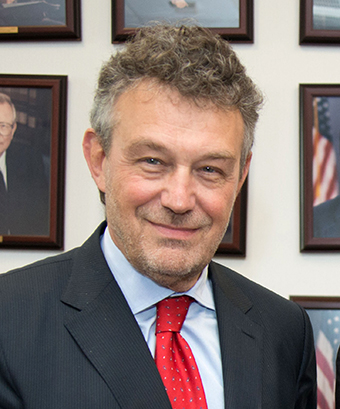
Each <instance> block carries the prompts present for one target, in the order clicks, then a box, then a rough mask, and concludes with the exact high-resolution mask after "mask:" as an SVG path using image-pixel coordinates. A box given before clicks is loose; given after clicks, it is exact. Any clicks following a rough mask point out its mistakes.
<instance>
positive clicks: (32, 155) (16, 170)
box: [0, 140, 49, 236]
mask: <svg viewBox="0 0 340 409" xmlns="http://www.w3.org/2000/svg"><path fill="white" fill-rule="evenodd" d="M6 167H7V186H8V215H7V218H6V226H3V225H2V224H1V223H0V235H5V234H8V229H9V230H10V234H11V235H18V236H23V235H32V236H34V235H48V232H49V219H48V217H49V189H48V183H47V178H46V174H45V170H44V165H43V160H42V156H41V154H40V153H38V152H37V151H36V150H34V149H32V148H30V147H29V146H26V145H23V144H21V143H20V142H15V141H14V140H13V141H12V143H11V145H10V146H9V148H8V149H7V151H6Z"/></svg>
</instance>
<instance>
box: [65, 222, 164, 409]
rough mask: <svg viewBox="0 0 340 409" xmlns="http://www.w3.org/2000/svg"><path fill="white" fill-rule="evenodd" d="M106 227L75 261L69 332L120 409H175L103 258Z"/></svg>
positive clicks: (68, 291) (69, 291)
mask: <svg viewBox="0 0 340 409" xmlns="http://www.w3.org/2000/svg"><path fill="white" fill-rule="evenodd" d="M104 227H105V226H102V229H101V230H99V231H97V232H96V233H95V234H94V235H93V236H92V237H91V238H90V239H89V240H88V241H87V242H86V243H85V244H84V246H83V247H82V248H80V249H79V250H78V254H77V255H76V257H75V259H74V266H73V271H72V275H71V278H70V282H69V285H68V287H67V289H66V291H65V293H64V295H63V298H62V301H63V302H64V303H66V304H68V305H70V306H72V307H73V308H72V309H71V308H70V312H69V315H68V317H67V319H66V322H65V326H66V328H67V330H68V331H69V333H70V334H71V336H72V337H73V339H74V340H75V342H77V344H78V345H79V347H80V348H81V349H82V351H83V353H84V355H85V356H86V357H87V359H89V360H90V361H91V363H92V364H93V366H94V367H95V368H96V369H97V371H98V373H99V374H100V375H101V376H102V378H103V379H104V381H105V382H106V384H107V385H108V387H109V388H110V390H111V391H112V393H113V395H114V397H115V399H116V400H117V401H118V403H119V405H120V406H121V407H122V408H141V407H143V408H144V407H145V408H150V409H159V408H162V409H163V408H165V409H167V408H169V409H171V405H170V403H169V401H168V398H167V394H166V392H165V390H164V386H163V383H162V380H161V378H160V376H159V373H158V370H157V367H156V365H155V363H154V361H153V358H152V355H151V354H150V351H149V348H148V346H147V344H146V342H145V340H144V337H143V335H142V333H141V331H140V329H139V326H138V324H137V322H136V321H135V318H134V316H133V314H132V313H131V310H130V308H129V306H128V304H127V302H126V300H125V298H124V296H123V294H122V292H121V291H120V289H119V287H118V285H117V283H116V282H115V280H114V279H113V277H112V274H111V272H110V271H109V268H108V266H107V264H106V261H105V259H104V257H103V254H102V252H101V249H100V245H99V235H100V234H101V232H102V230H103V228H104Z"/></svg>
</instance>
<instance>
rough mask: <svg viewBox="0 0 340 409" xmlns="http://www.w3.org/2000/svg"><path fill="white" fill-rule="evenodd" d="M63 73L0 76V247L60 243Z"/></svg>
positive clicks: (32, 246) (63, 130)
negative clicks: (58, 74) (54, 74)
mask: <svg viewBox="0 0 340 409" xmlns="http://www.w3.org/2000/svg"><path fill="white" fill-rule="evenodd" d="M66 92H67V77H66V76H43V75H27V76H26V75H0V248H1V247H13V248H19V247H20V248H49V249H51V248H56V249H61V248H62V247H63V235H64V231H63V230H64V229H63V219H64V167H65V125H66V124H65V117H66Z"/></svg>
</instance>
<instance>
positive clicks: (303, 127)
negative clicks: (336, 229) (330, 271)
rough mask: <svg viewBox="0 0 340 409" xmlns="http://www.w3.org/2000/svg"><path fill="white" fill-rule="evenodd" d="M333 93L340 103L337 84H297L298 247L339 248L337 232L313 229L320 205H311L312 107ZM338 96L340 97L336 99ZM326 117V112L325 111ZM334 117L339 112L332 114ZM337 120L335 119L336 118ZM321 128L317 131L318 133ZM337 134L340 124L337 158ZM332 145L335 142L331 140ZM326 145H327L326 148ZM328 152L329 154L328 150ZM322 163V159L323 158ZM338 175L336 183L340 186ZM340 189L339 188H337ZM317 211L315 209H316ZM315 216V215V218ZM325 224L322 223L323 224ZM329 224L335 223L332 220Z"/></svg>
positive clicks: (336, 156)
mask: <svg viewBox="0 0 340 409" xmlns="http://www.w3.org/2000/svg"><path fill="white" fill-rule="evenodd" d="M327 97H336V101H337V104H340V84H300V250H301V251H315V250H329V251H339V250H340V234H339V237H334V235H333V234H330V236H329V237H327V236H326V237H325V235H324V234H321V235H320V234H319V233H315V229H316V228H317V227H316V226H317V225H316V222H317V223H318V224H319V220H320V216H319V215H320V208H319V212H318V210H315V209H316V208H315V207H314V206H313V202H314V188H315V187H314V185H313V183H314V182H313V165H314V160H315V159H314V155H315V149H316V148H315V146H316V142H315V141H313V129H314V132H315V118H318V119H317V121H318V122H319V121H320V118H319V116H320V115H319V113H318V111H315V109H318V108H317V107H315V101H316V100H317V99H319V98H326V99H327ZM338 99H339V100H338ZM328 117H329V115H328ZM334 117H336V118H337V117H338V115H336V114H334ZM337 120H338V119H337ZM320 132H321V131H318V132H317V133H318V136H319V137H320V135H321V133H320ZM339 136H340V128H339V129H336V138H337V139H336V142H337V144H336V149H334V156H335V158H336V160H338V158H339V156H340V155H339V152H340V147H339ZM334 145H335V142H334ZM328 149H329V148H328ZM328 156H329V154H328ZM322 165H324V163H323V162H322ZM339 167H340V161H339V160H338V167H337V173H338V175H339V174H340V173H339V170H340V169H339ZM339 182H340V179H339V177H338V185H339V188H340V184H339ZM339 191H340V190H339ZM317 212H318V213H317ZM315 217H317V218H315ZM324 225H325V224H324ZM332 225H333V226H335V224H334V223H333V222H332Z"/></svg>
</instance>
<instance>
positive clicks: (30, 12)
mask: <svg viewBox="0 0 340 409" xmlns="http://www.w3.org/2000/svg"><path fill="white" fill-rule="evenodd" d="M80 38H81V32H80V0H0V41H1V40H6V41H8V40H14V41H15V40H80Z"/></svg>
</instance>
